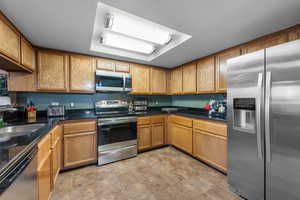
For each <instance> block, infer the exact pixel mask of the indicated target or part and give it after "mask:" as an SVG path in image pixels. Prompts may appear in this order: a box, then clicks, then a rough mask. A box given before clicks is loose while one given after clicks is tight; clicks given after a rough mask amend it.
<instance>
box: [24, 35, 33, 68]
mask: <svg viewBox="0 0 300 200" xmlns="http://www.w3.org/2000/svg"><path fill="white" fill-rule="evenodd" d="M21 64H22V65H24V66H25V67H27V68H28V69H30V70H32V71H34V70H35V51H34V49H33V47H32V46H31V44H30V43H29V42H28V41H27V40H26V39H25V38H24V37H22V39H21Z"/></svg>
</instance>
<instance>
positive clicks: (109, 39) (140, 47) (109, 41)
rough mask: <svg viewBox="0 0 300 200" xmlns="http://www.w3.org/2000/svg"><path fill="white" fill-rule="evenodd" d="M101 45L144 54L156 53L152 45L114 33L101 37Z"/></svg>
mask: <svg viewBox="0 0 300 200" xmlns="http://www.w3.org/2000/svg"><path fill="white" fill-rule="evenodd" d="M101 43H102V44H103V45H106V46H110V47H114V48H120V49H124V50H129V51H135V52H139V53H144V54H151V53H152V52H153V51H154V46H153V45H152V44H149V43H146V42H143V41H140V40H136V39H133V38H129V37H125V36H123V35H118V34H114V33H106V34H104V35H103V36H102V37H101Z"/></svg>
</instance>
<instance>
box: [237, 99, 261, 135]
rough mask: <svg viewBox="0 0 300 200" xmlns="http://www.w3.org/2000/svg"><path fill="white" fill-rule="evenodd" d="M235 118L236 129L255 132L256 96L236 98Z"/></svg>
mask: <svg viewBox="0 0 300 200" xmlns="http://www.w3.org/2000/svg"><path fill="white" fill-rule="evenodd" d="M233 118H234V119H233V128H234V129H235V130H238V131H241V132H247V133H255V126H256V125H255V123H256V122H255V121H256V120H255V118H256V117H255V98H234V99H233Z"/></svg>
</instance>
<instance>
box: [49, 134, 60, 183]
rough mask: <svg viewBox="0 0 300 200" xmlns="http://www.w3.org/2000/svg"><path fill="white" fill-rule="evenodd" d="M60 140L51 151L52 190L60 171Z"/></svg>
mask: <svg viewBox="0 0 300 200" xmlns="http://www.w3.org/2000/svg"><path fill="white" fill-rule="evenodd" d="M60 145H61V140H57V141H56V143H55V144H54V147H53V149H52V173H51V174H52V188H54V185H55V182H56V180H57V177H58V174H59V170H60V159H61V156H60V149H61V147H60Z"/></svg>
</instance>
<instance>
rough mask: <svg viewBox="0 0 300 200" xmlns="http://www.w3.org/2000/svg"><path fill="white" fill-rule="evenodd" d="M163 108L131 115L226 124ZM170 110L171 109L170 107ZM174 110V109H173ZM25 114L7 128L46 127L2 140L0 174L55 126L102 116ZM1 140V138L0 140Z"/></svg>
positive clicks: (72, 112)
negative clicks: (32, 117) (170, 116)
mask: <svg viewBox="0 0 300 200" xmlns="http://www.w3.org/2000/svg"><path fill="white" fill-rule="evenodd" d="M162 108H163V107H150V108H149V110H148V111H147V112H145V113H141V114H138V113H131V114H130V115H133V116H147V115H158V114H177V115H182V116H185V117H192V118H199V119H208V120H216V121H222V122H226V119H225V118H222V117H220V116H215V117H212V116H209V115H208V112H207V111H205V110H203V109H196V108H185V107H173V108H177V109H178V110H177V111H170V112H168V111H162ZM168 108H170V107H168ZM171 108H172V107H171ZM24 116H25V115H24V113H21V114H20V113H19V114H18V117H15V118H14V119H11V120H8V121H7V126H14V125H24V124H33V123H44V124H45V125H44V126H43V127H42V128H40V129H39V130H37V131H35V132H33V133H31V134H28V135H25V136H22V137H16V138H11V139H10V140H9V141H1V140H0V155H1V156H0V174H1V172H2V171H4V169H6V168H7V167H9V166H10V164H11V163H13V162H14V161H15V160H17V159H18V157H20V156H21V155H22V152H24V151H26V148H28V147H29V146H30V147H32V146H34V145H36V144H37V143H38V141H39V140H40V139H41V138H42V137H43V136H44V135H45V134H47V133H48V132H49V131H50V130H51V129H52V128H53V127H54V126H56V125H57V124H58V123H59V122H61V121H65V120H80V119H96V118H98V117H101V115H98V116H97V115H96V114H95V112H94V110H93V109H78V110H67V111H66V114H65V116H64V117H54V118H47V115H46V112H45V111H41V112H38V115H37V119H36V120H27V119H26V118H25V117H24ZM0 139H1V138H0Z"/></svg>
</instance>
